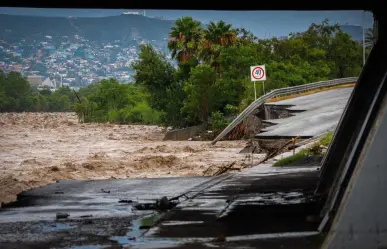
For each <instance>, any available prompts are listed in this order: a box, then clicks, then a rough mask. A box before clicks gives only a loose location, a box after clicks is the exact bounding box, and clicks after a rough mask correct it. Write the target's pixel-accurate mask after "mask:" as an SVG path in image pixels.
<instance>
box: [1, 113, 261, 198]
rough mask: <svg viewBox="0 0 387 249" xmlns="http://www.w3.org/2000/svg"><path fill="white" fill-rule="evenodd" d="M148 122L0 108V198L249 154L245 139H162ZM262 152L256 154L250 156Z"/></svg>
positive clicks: (184, 169)
mask: <svg viewBox="0 0 387 249" xmlns="http://www.w3.org/2000/svg"><path fill="white" fill-rule="evenodd" d="M164 134H165V129H164V128H162V127H158V126H146V125H114V124H81V123H78V120H77V117H76V115H75V113H2V114H0V202H3V203H8V202H10V201H14V200H15V199H16V195H17V194H18V193H20V192H22V191H24V190H27V189H31V188H34V187H39V186H44V185H47V184H50V183H54V182H55V181H57V180H64V179H108V178H117V179H118V178H144V177H148V178H149V177H172V176H201V175H203V172H204V171H206V170H207V169H208V168H209V167H210V170H208V171H206V172H207V173H209V174H211V172H215V171H216V170H218V168H219V167H221V166H226V165H229V164H230V163H233V162H236V167H247V166H248V164H249V163H250V162H251V158H250V156H251V155H248V154H243V153H238V152H239V151H240V150H241V149H242V148H243V147H244V146H245V145H246V142H245V141H221V142H218V143H217V144H216V145H214V146H212V145H210V142H209V141H163V138H164ZM263 157H264V155H260V154H257V155H254V159H253V160H254V161H257V160H259V159H260V158H263Z"/></svg>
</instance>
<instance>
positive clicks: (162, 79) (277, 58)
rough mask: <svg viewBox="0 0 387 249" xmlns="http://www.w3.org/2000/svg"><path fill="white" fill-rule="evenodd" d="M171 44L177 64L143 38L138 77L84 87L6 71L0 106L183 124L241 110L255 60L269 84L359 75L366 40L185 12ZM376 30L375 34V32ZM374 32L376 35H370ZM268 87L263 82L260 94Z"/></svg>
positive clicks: (318, 27)
mask: <svg viewBox="0 0 387 249" xmlns="http://www.w3.org/2000/svg"><path fill="white" fill-rule="evenodd" d="M169 35H170V41H169V44H168V47H169V49H170V51H171V52H172V57H173V59H175V60H176V61H177V63H178V66H177V67H175V66H174V65H172V64H171V63H169V62H168V60H167V59H166V58H165V55H164V54H162V53H160V52H157V51H156V50H155V49H154V48H153V47H152V46H150V45H141V51H140V55H139V60H138V61H137V62H135V63H134V64H133V68H134V69H135V70H136V76H135V83H134V84H120V83H118V82H117V81H116V80H114V79H107V80H103V81H101V82H99V83H96V84H92V85H90V86H89V87H87V88H83V89H81V90H80V91H79V94H78V95H79V97H80V98H81V101H78V99H77V98H76V96H75V94H74V93H73V92H72V91H71V90H70V89H68V88H61V89H59V90H57V91H55V92H54V93H49V91H46V90H44V91H40V92H39V91H32V90H31V89H30V88H29V87H28V83H26V81H25V79H23V78H22V77H21V76H20V75H19V74H17V73H10V74H9V75H8V76H7V77H5V76H4V75H2V76H1V77H2V78H1V79H0V110H1V111H69V110H73V109H75V111H76V112H77V113H78V115H79V117H80V119H81V120H83V121H84V122H105V121H110V122H118V123H146V124H164V125H171V126H175V127H184V126H189V125H196V124H199V123H203V122H207V121H208V120H209V118H211V116H213V117H214V118H216V119H219V118H222V117H223V116H229V115H234V114H235V113H237V112H238V111H240V110H242V109H243V108H245V107H246V106H247V105H248V104H249V103H251V102H252V101H253V99H254V92H253V85H252V83H251V82H250V76H249V74H250V66H252V65H261V64H265V65H266V70H267V81H266V82H265V87H266V91H270V90H272V89H276V88H282V87H286V86H295V85H301V84H306V83H310V82H315V81H319V80H328V79H334V78H342V77H350V76H357V75H359V73H360V71H361V68H362V47H361V45H360V44H359V43H357V42H356V41H353V40H352V39H351V37H350V36H349V35H348V34H346V33H343V32H342V31H341V30H340V27H339V26H338V25H329V24H328V20H325V21H324V22H323V23H321V24H312V25H311V26H310V27H309V28H308V30H306V31H305V32H302V33H292V34H290V35H289V38H288V39H284V40H279V39H277V38H272V39H266V40H261V39H257V38H256V37H254V35H252V34H251V33H250V32H249V31H246V30H244V29H234V28H233V27H232V26H231V25H229V24H226V23H224V22H223V21H220V22H218V23H214V22H211V23H210V24H209V25H207V26H206V27H205V28H203V25H202V24H201V23H200V22H198V21H196V20H193V19H192V18H190V17H182V18H180V19H178V20H177V21H176V22H175V24H174V26H173V27H172V28H171V31H170V33H169ZM371 38H372V37H371ZM371 38H370V39H371ZM258 86H260V85H259V84H258ZM262 94H263V91H262V88H261V87H258V88H257V95H258V96H260V95H262Z"/></svg>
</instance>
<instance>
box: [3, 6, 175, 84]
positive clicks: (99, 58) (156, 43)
mask: <svg viewBox="0 0 387 249" xmlns="http://www.w3.org/2000/svg"><path fill="white" fill-rule="evenodd" d="M138 13H140V12H138ZM138 13H137V14H138ZM127 14H134V13H132V12H130V13H127ZM140 14H143V15H144V14H145V12H144V13H140ZM167 43H168V39H167V38H165V39H162V40H144V39H141V38H136V39H133V40H131V41H130V42H128V41H122V40H115V41H110V42H106V41H105V42H96V41H89V40H87V39H85V38H84V37H82V36H81V35H79V34H74V35H73V36H72V37H70V36H57V37H55V36H53V35H45V36H43V38H42V40H41V41H31V40H25V39H24V40H22V41H17V42H15V43H9V42H7V41H4V40H1V39H0V69H1V70H3V71H4V72H6V73H7V72H11V71H16V72H20V73H21V74H22V75H24V76H26V77H27V80H28V82H30V84H31V85H33V86H45V87H51V88H56V87H58V86H59V85H60V83H61V84H63V85H67V86H69V87H84V86H87V85H89V84H91V83H93V82H97V81H100V80H102V79H105V78H116V79H117V80H118V81H119V82H121V83H131V82H133V80H134V79H133V75H134V73H135V72H134V70H133V69H132V68H131V66H132V64H133V62H135V61H136V60H137V59H138V53H139V45H140V44H151V45H152V46H153V47H154V48H155V49H156V50H158V51H162V52H164V53H168V52H169V51H167V50H166V48H167ZM47 79H48V80H47Z"/></svg>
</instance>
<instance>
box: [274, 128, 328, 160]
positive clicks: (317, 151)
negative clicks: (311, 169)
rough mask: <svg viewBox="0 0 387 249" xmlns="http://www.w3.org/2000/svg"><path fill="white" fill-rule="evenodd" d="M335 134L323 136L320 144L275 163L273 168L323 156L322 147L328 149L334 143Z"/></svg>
mask: <svg viewBox="0 0 387 249" xmlns="http://www.w3.org/2000/svg"><path fill="white" fill-rule="evenodd" d="M332 137H333V132H329V133H328V134H327V135H325V136H323V137H322V138H321V139H320V140H319V141H318V142H316V143H315V144H313V145H312V146H311V147H310V148H308V149H302V150H300V151H299V152H297V153H295V154H294V155H291V156H289V157H285V158H282V159H280V160H278V161H277V162H275V163H274V165H273V166H276V167H280V166H286V165H290V164H292V163H294V162H297V161H299V160H302V159H304V158H307V157H309V156H319V155H323V153H322V148H321V146H324V147H328V145H329V144H330V142H331V141H332Z"/></svg>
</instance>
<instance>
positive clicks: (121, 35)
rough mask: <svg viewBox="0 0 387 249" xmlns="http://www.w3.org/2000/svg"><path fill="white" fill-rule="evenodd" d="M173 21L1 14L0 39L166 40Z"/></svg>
mask: <svg viewBox="0 0 387 249" xmlns="http://www.w3.org/2000/svg"><path fill="white" fill-rule="evenodd" d="M172 25H173V21H170V20H160V19H156V18H150V17H145V16H142V15H125V14H121V15H116V16H107V17H51V16H50V17H46V16H43V17H42V16H24V15H8V14H0V37H2V38H3V40H10V41H11V42H15V41H17V40H20V39H28V38H32V39H34V40H41V38H42V36H47V35H48V36H62V37H63V36H71V35H76V34H77V35H81V36H82V37H84V38H85V39H87V40H90V41H102V42H109V41H114V40H126V39H130V40H132V39H136V38H139V39H144V40H160V39H165V38H168V33H169V31H170V28H171V27H172Z"/></svg>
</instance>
